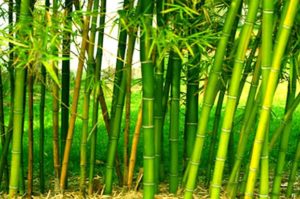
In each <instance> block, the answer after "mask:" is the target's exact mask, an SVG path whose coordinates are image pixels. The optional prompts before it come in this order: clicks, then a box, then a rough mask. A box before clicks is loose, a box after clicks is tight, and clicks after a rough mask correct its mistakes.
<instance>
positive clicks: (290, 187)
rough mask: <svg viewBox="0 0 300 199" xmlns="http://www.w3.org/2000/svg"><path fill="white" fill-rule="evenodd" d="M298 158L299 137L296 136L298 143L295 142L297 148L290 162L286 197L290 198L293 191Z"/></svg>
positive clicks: (299, 154) (299, 156)
mask: <svg viewBox="0 0 300 199" xmlns="http://www.w3.org/2000/svg"><path fill="white" fill-rule="evenodd" d="M299 160H300V137H299V138H298V144H297V148H296V151H295V157H294V160H293V164H292V167H291V170H290V174H289V181H288V187H287V190H286V197H287V198H291V195H292V192H293V186H294V182H295V181H296V177H297V171H298V167H299Z"/></svg>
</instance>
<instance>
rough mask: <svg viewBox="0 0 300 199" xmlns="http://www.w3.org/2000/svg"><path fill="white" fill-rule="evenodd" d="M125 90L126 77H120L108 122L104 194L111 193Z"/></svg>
mask: <svg viewBox="0 0 300 199" xmlns="http://www.w3.org/2000/svg"><path fill="white" fill-rule="evenodd" d="M125 88H126V75H124V74H123V75H122V81H121V84H120V88H119V89H120V90H119V92H118V98H117V101H116V109H115V111H116V112H115V116H114V117H112V118H111V122H110V134H109V144H108V151H107V160H106V170H105V190H104V194H108V195H109V194H111V193H112V183H113V169H114V160H115V157H116V153H117V146H118V140H119V135H120V128H121V121H122V113H123V107H124V100H125Z"/></svg>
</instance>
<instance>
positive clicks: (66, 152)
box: [60, 0, 93, 192]
mask: <svg viewBox="0 0 300 199" xmlns="http://www.w3.org/2000/svg"><path fill="white" fill-rule="evenodd" d="M92 3H93V0H89V1H88V6H87V11H90V10H91V8H92ZM89 22H90V16H86V17H85V18H84V25H83V34H82V43H81V49H80V54H79V58H78V67H77V74H76V79H75V88H74V95H73V102H72V107H71V118H70V123H69V128H68V134H67V140H66V146H65V150H64V156H63V161H62V169H61V176H60V189H61V192H64V187H65V182H66V177H67V169H68V163H69V156H70V150H71V144H72V139H73V135H74V127H75V121H76V116H77V107H78V100H79V91H80V85H81V76H82V72H83V65H84V60H85V50H86V46H87V37H88V32H89Z"/></svg>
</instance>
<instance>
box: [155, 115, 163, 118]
mask: <svg viewBox="0 0 300 199" xmlns="http://www.w3.org/2000/svg"><path fill="white" fill-rule="evenodd" d="M153 118H154V119H162V118H163V117H162V116H158V115H155V116H153Z"/></svg>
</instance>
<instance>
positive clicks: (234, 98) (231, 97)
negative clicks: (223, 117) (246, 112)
mask: <svg viewBox="0 0 300 199" xmlns="http://www.w3.org/2000/svg"><path fill="white" fill-rule="evenodd" d="M227 98H229V99H233V100H236V99H237V97H236V96H233V95H227Z"/></svg>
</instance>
